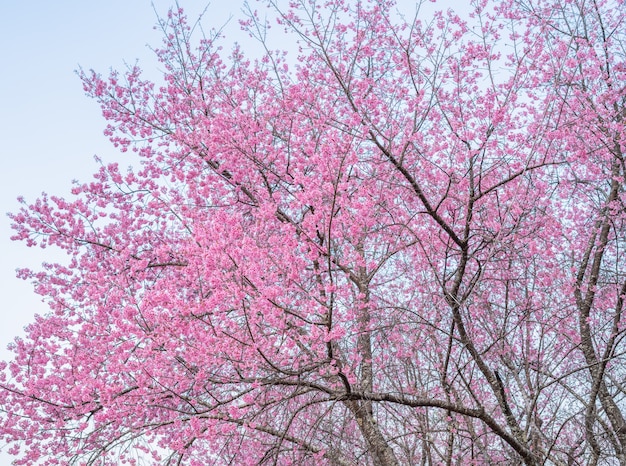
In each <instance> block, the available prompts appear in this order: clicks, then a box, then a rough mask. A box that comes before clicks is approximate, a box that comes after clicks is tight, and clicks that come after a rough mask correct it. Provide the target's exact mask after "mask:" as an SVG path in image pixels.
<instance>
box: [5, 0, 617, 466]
mask: <svg viewBox="0 0 626 466" xmlns="http://www.w3.org/2000/svg"><path fill="white" fill-rule="evenodd" d="M264 3H265V4H267V5H266V6H268V7H269V11H271V12H272V13H271V14H270V13H267V12H266V10H262V11H261V12H260V13H259V14H256V13H254V12H251V13H250V15H249V16H248V17H244V18H243V20H242V26H243V27H244V28H246V29H247V30H248V31H249V32H250V34H251V35H253V36H254V37H256V38H257V39H258V41H259V44H260V45H261V46H264V50H265V52H264V54H263V57H262V58H259V59H257V60H252V59H248V58H247V56H246V52H245V51H244V50H241V49H240V48H238V47H235V48H234V49H232V50H223V49H222V48H220V41H221V38H220V35H219V34H218V33H215V34H208V33H205V32H204V31H203V29H202V28H201V27H200V26H201V23H195V22H188V21H187V19H186V18H185V15H184V13H183V12H182V10H180V9H174V10H172V11H171V12H170V14H169V15H168V16H167V17H165V18H162V19H161V20H160V22H159V26H160V27H161V28H162V31H163V44H162V46H161V48H159V49H157V50H156V54H157V56H158V59H159V61H160V64H161V67H162V71H163V73H162V80H161V81H159V82H153V81H151V80H149V79H146V78H144V77H143V75H142V72H141V70H140V69H139V68H138V67H137V66H135V67H129V68H128V69H127V70H124V71H121V72H112V73H111V74H110V75H108V76H103V75H101V74H98V73H96V72H92V71H84V72H81V78H82V82H83V84H84V88H85V91H86V92H87V94H89V95H90V96H91V97H93V98H95V99H96V100H97V101H98V102H99V104H100V105H101V107H102V111H103V115H104V116H105V118H106V119H107V120H108V126H107V128H106V134H107V135H108V136H110V138H111V141H112V142H113V143H114V144H115V145H116V146H118V147H119V148H120V150H121V151H122V152H125V151H127V150H131V151H135V152H136V153H137V155H138V157H139V160H140V164H136V165H135V166H134V167H132V168H129V169H128V170H124V169H120V168H119V166H118V164H115V163H112V164H105V163H103V164H102V165H101V166H100V169H99V171H98V172H97V173H96V174H95V176H94V179H93V180H92V181H90V182H87V183H84V184H77V185H76V186H75V187H74V189H73V197H71V198H69V199H64V198H60V197H55V196H42V197H41V198H40V199H38V200H36V201H35V202H33V203H30V204H29V203H26V202H24V205H23V209H22V210H21V211H20V212H16V213H14V214H12V219H13V222H14V228H15V232H16V233H15V239H17V240H22V241H25V242H26V244H28V245H29V246H34V245H40V246H55V247H57V248H61V249H62V250H64V251H66V252H67V254H68V263H65V264H46V265H45V266H44V268H43V270H41V271H30V270H23V271H21V272H20V275H21V276H22V277H24V278H27V279H30V280H32V281H33V282H34V284H35V289H36V292H37V293H39V294H41V295H42V296H43V297H45V298H46V300H47V302H48V303H49V306H50V312H49V313H48V314H46V315H44V316H38V317H37V318H36V320H35V321H34V322H33V323H32V324H31V325H29V327H28V329H27V336H26V338H24V339H18V340H16V341H15V343H14V344H13V350H14V354H15V357H14V360H13V361H11V362H9V363H3V365H2V371H1V372H0V435H1V436H2V438H3V439H4V440H5V441H8V442H10V443H13V444H14V448H13V451H14V453H15V454H20V455H21V456H20V458H21V459H18V460H16V464H34V463H36V462H40V463H41V464H50V465H52V464H64V465H65V464H68V463H70V464H95V465H98V464H102V465H104V464H144V463H145V464H153V463H154V464H185V465H207V464H216V465H221V464H242V465H245V464H248V465H256V464H280V465H283V464H285V465H286V464H294V465H324V464H326V465H356V464H358V465H374V466H387V465H396V464H424V465H435V464H463V465H468V464H511V465H513V464H526V465H541V464H554V465H588V464H589V465H595V464H626V420H625V418H624V416H625V415H626V413H625V410H626V404H625V403H626V399H625V396H626V370H625V369H624V367H625V366H624V363H625V362H626V361H625V358H624V354H625V351H626V344H625V342H624V336H625V335H626V331H625V330H626V327H625V326H626V324H625V322H624V319H623V313H624V299H625V298H626V251H625V248H626V244H625V240H626V223H625V222H626V205H625V201H626V195H625V189H624V188H625V187H626V183H625V176H626V164H625V161H624V151H625V150H626V129H625V121H624V117H625V115H626V56H625V55H626V23H625V14H626V5H625V4H624V2H623V1H622V0H615V1H605V0H565V1H560V2H552V1H548V0H518V1H514V0H503V1H488V0H480V1H478V0H476V1H473V2H472V3H471V7H470V10H471V14H465V15H461V13H456V12H454V11H452V10H448V11H443V12H437V13H432V14H431V13H428V12H427V11H426V10H431V9H432V7H430V6H428V8H427V5H425V4H422V3H419V4H418V5H417V7H416V9H415V11H412V10H411V11H410V13H414V15H413V16H409V15H407V14H406V11H407V10H406V9H404V13H405V14H404V15H402V14H400V13H399V12H398V11H397V6H396V5H395V4H394V2H392V1H390V0H370V1H362V2H356V1H347V0H346V1H344V0H328V1H326V2H320V1H317V0H297V1H291V2H287V1H281V0H276V1H268V2H264ZM411 3H412V2H411ZM265 14H269V15H270V17H269V18H270V19H268V20H267V22H265V20H263V19H261V18H263V17H264V15H265ZM283 30H284V31H283ZM281 34H285V35H284V36H283V37H284V39H281V40H285V41H290V42H289V43H290V44H296V47H297V52H295V53H284V52H281V51H274V50H272V49H271V47H270V46H269V45H268V44H269V42H268V40H267V39H268V37H270V36H271V35H281Z"/></svg>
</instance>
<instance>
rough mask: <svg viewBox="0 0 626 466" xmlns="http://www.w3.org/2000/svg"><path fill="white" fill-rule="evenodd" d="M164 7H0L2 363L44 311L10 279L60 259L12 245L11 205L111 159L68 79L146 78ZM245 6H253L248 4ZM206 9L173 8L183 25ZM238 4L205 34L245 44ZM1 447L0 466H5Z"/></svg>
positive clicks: (25, 286)
mask: <svg viewBox="0 0 626 466" xmlns="http://www.w3.org/2000/svg"><path fill="white" fill-rule="evenodd" d="M173 1H174V0H172V1H171V2H170V1H168V0H154V6H153V5H152V4H151V1H150V0H107V1H85V0H56V1H54V2H53V1H46V0H0V21H1V22H2V25H1V27H0V136H1V144H0V174H1V179H2V182H1V183H0V213H1V214H2V215H0V258H1V260H0V295H1V296H2V301H1V303H2V304H0V360H7V359H10V357H11V353H10V352H9V351H7V350H6V346H7V344H9V343H10V342H11V341H13V339H14V338H15V337H16V336H20V335H23V334H24V331H23V329H24V326H26V325H27V324H28V323H29V322H31V321H32V320H33V316H34V314H35V313H39V314H43V313H45V312H46V310H47V308H46V306H45V305H44V304H43V303H42V302H41V298H40V297H39V296H37V295H35V294H34V292H33V290H32V285H31V284H29V283H28V282H24V281H22V280H19V279H17V278H16V277H15V270H16V269H17V268H20V267H31V268H35V269H37V268H39V266H40V264H41V263H42V262H43V261H48V262H54V261H55V259H58V258H59V257H61V256H60V255H59V254H58V253H55V251H53V250H50V249H45V250H42V249H39V248H27V247H26V246H25V245H24V244H22V243H17V242H12V241H11V240H10V239H9V238H10V236H11V234H12V233H11V229H10V220H9V218H8V217H7V216H6V215H4V214H5V213H6V212H15V211H16V210H17V209H18V208H19V204H18V202H17V200H16V199H17V197H18V196H24V197H25V199H26V200H27V201H29V200H30V201H34V200H35V199H36V198H37V196H38V195H39V194H40V193H41V192H43V191H45V192H47V193H50V194H57V195H64V196H65V195H68V194H69V191H70V189H71V183H72V180H74V179H77V180H79V181H88V180H89V179H90V178H91V176H92V174H93V173H94V172H95V171H96V170H97V168H98V167H97V165H96V163H95V161H94V155H98V156H100V157H101V158H103V159H104V160H111V161H112V160H118V161H119V162H120V165H121V166H124V159H123V155H122V154H120V153H119V152H117V151H116V150H115V149H114V148H113V147H112V145H111V144H110V143H109V142H108V140H107V139H106V138H105V136H104V135H103V129H104V127H105V121H104V119H103V118H102V116H101V114H100V108H99V106H98V104H97V103H96V102H95V101H93V100H92V99H90V98H88V97H86V96H85V94H84V92H83V89H82V86H81V83H80V80H79V79H78V77H77V76H76V74H75V70H76V69H78V68H79V67H82V68H84V69H94V70H96V71H99V72H102V73H104V74H106V73H107V72H108V70H109V69H110V68H116V69H123V68H124V63H125V62H126V63H131V64H134V62H135V60H136V59H138V60H139V65H140V66H141V67H142V68H143V69H144V70H145V72H146V74H147V75H148V76H149V75H151V74H154V76H158V66H157V64H156V61H155V60H154V56H153V53H152V52H151V51H150V49H149V47H148V46H147V44H150V45H155V46H158V45H159V44H160V36H159V33H158V32H157V31H155V30H154V29H153V26H154V25H155V24H156V20H157V17H156V13H155V10H156V11H157V12H158V13H159V14H160V15H165V14H166V13H167V10H168V7H169V6H170V4H171V3H172V2H173ZM251 3H253V2H251ZM207 4H208V2H207V1H205V0H179V5H180V6H181V7H183V8H184V9H185V10H186V11H187V12H188V14H189V16H190V17H192V18H195V17H197V15H198V14H199V13H200V12H201V11H202V10H203V9H204V8H205V7H206V6H207ZM242 6H243V0H213V3H212V4H209V6H208V8H207V10H206V13H205V16H204V19H203V25H204V27H205V28H206V29H208V28H210V27H213V26H215V27H220V26H222V25H224V24H225V23H226V22H227V21H228V19H229V17H231V16H233V19H232V20H231V21H230V22H229V23H228V25H227V27H226V29H225V33H226V34H227V37H228V38H229V39H230V40H237V41H246V40H247V38H246V36H245V34H244V33H242V32H241V30H240V28H239V25H238V23H237V21H236V18H238V17H240V16H241V13H240V12H241V8H242ZM3 447H4V445H3V444H2V443H0V465H5V464H10V459H9V456H8V455H7V453H6V451H5V450H6V448H3Z"/></svg>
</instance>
